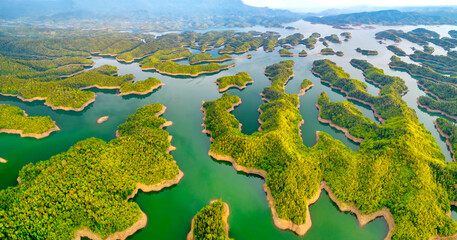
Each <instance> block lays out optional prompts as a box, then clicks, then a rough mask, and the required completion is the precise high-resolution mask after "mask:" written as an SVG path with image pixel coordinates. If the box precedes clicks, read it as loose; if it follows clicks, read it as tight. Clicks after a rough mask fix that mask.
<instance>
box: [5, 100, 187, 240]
mask: <svg viewBox="0 0 457 240" xmlns="http://www.w3.org/2000/svg"><path fill="white" fill-rule="evenodd" d="M162 108H163V106H162V105H160V104H151V105H147V106H144V107H142V108H140V109H138V110H137V112H136V113H134V114H133V115H131V116H129V117H128V119H127V121H126V122H125V123H124V124H122V125H120V126H119V134H120V137H119V138H116V139H114V140H111V141H110V142H105V141H103V140H101V139H97V138H89V139H86V140H83V141H80V142H78V143H76V144H75V145H74V146H73V147H71V148H70V150H68V151H66V152H63V153H60V154H58V155H55V156H53V157H51V158H50V159H49V160H45V161H40V162H38V163H36V164H33V163H30V164H28V165H26V166H24V167H23V168H22V170H21V171H20V172H19V184H18V185H16V186H12V187H8V188H7V189H4V190H1V191H0V238H2V239H72V238H74V237H75V233H76V231H78V230H82V229H88V230H89V231H91V232H93V233H95V234H97V235H99V236H100V237H101V238H106V237H107V236H109V235H111V234H113V233H114V232H120V231H123V230H125V229H127V228H129V227H130V226H131V225H133V224H134V223H135V222H137V221H138V220H139V219H140V218H141V217H142V212H141V210H140V208H139V206H138V204H136V203H135V202H133V201H126V199H128V198H129V195H130V194H132V193H133V192H134V190H135V189H136V188H137V183H142V184H145V185H147V186H156V185H160V184H161V183H162V182H163V181H165V180H172V179H175V178H176V177H177V175H178V172H179V169H178V166H177V165H176V163H175V162H174V160H173V157H172V156H171V155H170V154H169V153H168V152H167V150H168V148H169V147H170V142H169V140H168V137H169V135H168V133H167V132H166V131H165V130H162V129H160V128H159V126H160V125H161V124H163V123H164V122H165V121H166V120H165V119H163V118H160V117H157V116H155V115H156V114H157V113H158V112H160V111H161V110H162ZM140 132H141V135H140V134H138V133H140ZM130 234H131V233H130Z"/></svg>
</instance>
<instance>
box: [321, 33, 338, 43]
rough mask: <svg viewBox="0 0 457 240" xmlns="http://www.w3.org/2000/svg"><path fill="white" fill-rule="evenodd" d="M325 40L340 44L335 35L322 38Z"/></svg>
mask: <svg viewBox="0 0 457 240" xmlns="http://www.w3.org/2000/svg"><path fill="white" fill-rule="evenodd" d="M324 39H325V40H327V41H329V42H332V43H341V40H340V38H339V37H338V35H336V34H332V35H330V36H326V37H324Z"/></svg>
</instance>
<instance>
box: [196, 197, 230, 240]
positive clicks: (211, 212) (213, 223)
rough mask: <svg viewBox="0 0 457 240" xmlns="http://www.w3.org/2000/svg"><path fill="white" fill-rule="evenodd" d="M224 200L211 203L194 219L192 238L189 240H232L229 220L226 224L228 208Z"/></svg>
mask: <svg viewBox="0 0 457 240" xmlns="http://www.w3.org/2000/svg"><path fill="white" fill-rule="evenodd" d="M224 205H227V204H226V203H224V202H222V200H220V199H218V200H214V201H211V203H210V205H209V206H206V207H204V208H202V209H201V210H200V211H199V212H198V213H197V214H196V215H195V217H194V218H193V219H192V229H191V231H192V237H193V238H191V239H189V238H188V240H192V239H195V240H215V239H217V240H230V239H232V238H229V237H228V232H227V229H228V223H227V219H225V222H224V215H225V214H227V216H228V208H227V209H225V208H226V206H224ZM226 225H227V226H226Z"/></svg>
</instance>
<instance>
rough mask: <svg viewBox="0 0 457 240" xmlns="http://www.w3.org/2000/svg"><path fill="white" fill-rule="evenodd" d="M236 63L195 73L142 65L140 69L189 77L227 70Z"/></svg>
mask: <svg viewBox="0 0 457 240" xmlns="http://www.w3.org/2000/svg"><path fill="white" fill-rule="evenodd" d="M235 65H236V63H234V64H232V65H229V66H226V67H222V68H219V69H217V70H214V71H201V72H198V73H195V74H192V73H169V72H164V71H161V70H159V69H157V68H155V67H149V68H143V67H140V69H141V70H142V71H148V70H154V71H156V72H158V73H160V74H163V75H169V76H190V77H198V76H200V75H202V74H211V73H218V72H221V71H223V70H227V69H229V68H231V67H234V66H235Z"/></svg>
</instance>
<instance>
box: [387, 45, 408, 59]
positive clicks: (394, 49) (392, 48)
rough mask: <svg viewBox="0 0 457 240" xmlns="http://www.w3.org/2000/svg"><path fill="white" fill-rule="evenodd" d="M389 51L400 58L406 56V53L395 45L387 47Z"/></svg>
mask: <svg viewBox="0 0 457 240" xmlns="http://www.w3.org/2000/svg"><path fill="white" fill-rule="evenodd" d="M387 49H389V51H391V52H393V53H394V54H395V55H397V56H400V57H404V56H406V52H405V51H403V50H402V49H401V48H399V47H397V46H395V45H389V46H387Z"/></svg>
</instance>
